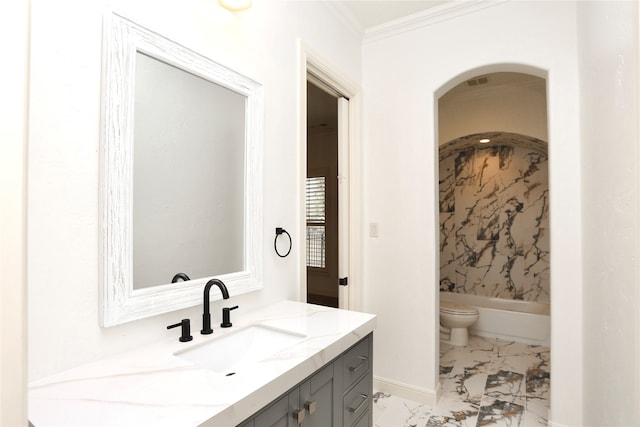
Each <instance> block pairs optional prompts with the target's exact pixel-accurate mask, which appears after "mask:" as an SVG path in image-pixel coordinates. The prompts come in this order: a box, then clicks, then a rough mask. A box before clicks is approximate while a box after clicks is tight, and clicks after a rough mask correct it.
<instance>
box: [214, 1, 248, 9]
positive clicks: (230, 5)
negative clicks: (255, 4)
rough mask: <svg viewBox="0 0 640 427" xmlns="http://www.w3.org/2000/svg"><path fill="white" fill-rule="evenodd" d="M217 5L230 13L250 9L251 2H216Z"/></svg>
mask: <svg viewBox="0 0 640 427" xmlns="http://www.w3.org/2000/svg"><path fill="white" fill-rule="evenodd" d="M218 3H219V4H220V6H222V7H224V8H225V9H227V10H230V11H232V12H239V11H241V10H247V9H249V8H250V7H251V0H218Z"/></svg>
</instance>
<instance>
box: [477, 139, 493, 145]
mask: <svg viewBox="0 0 640 427" xmlns="http://www.w3.org/2000/svg"><path fill="white" fill-rule="evenodd" d="M489 141H491V140H490V139H489V138H482V139H481V140H480V141H479V142H480V144H486V143H487V142H489Z"/></svg>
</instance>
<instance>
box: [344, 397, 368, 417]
mask: <svg viewBox="0 0 640 427" xmlns="http://www.w3.org/2000/svg"><path fill="white" fill-rule="evenodd" d="M360 397H361V398H362V402H360V404H358V406H356V407H355V408H354V407H350V408H349V412H353V413H354V414H355V413H356V412H358V411H359V410H360V409H362V407H363V406H364V404H365V403H367V400H368V399H369V396H367V395H366V394H361V395H360Z"/></svg>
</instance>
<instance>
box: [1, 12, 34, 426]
mask: <svg viewBox="0 0 640 427" xmlns="http://www.w3.org/2000/svg"><path fill="white" fill-rule="evenodd" d="M3 6H4V7H3V10H2V14H0V49H1V50H2V55H3V64H4V65H5V66H4V67H3V70H2V79H0V93H2V96H0V141H1V142H0V349H1V351H0V425H2V426H7V427H13V426H25V425H27V386H26V378H27V363H26V356H27V221H26V219H27V212H26V208H27V205H26V201H27V181H26V177H27V161H26V160H27V140H28V133H27V123H28V102H27V100H28V90H29V87H28V86H29V61H28V60H29V2H28V1H26V0H20V1H15V2H11V3H8V4H6V5H3Z"/></svg>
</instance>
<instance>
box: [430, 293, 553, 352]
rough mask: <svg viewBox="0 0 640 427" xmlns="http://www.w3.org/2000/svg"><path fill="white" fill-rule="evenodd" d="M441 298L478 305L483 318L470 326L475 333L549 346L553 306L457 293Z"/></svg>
mask: <svg viewBox="0 0 640 427" xmlns="http://www.w3.org/2000/svg"><path fill="white" fill-rule="evenodd" d="M440 300H441V301H449V302H457V303H459V304H466V305H471V306H474V307H476V308H477V309H478V313H479V315H480V318H479V319H478V321H477V322H476V323H475V324H474V325H473V326H472V327H471V328H469V333H470V334H471V335H480V336H482V337H488V338H500V339H504V340H509V341H518V342H522V343H526V344H537V345H545V346H549V345H550V341H551V317H550V316H549V305H548V304H540V303H535V302H528V301H513V300H505V299H500V298H490V297H483V296H477V295H466V294H459V293H455V292H440Z"/></svg>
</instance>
